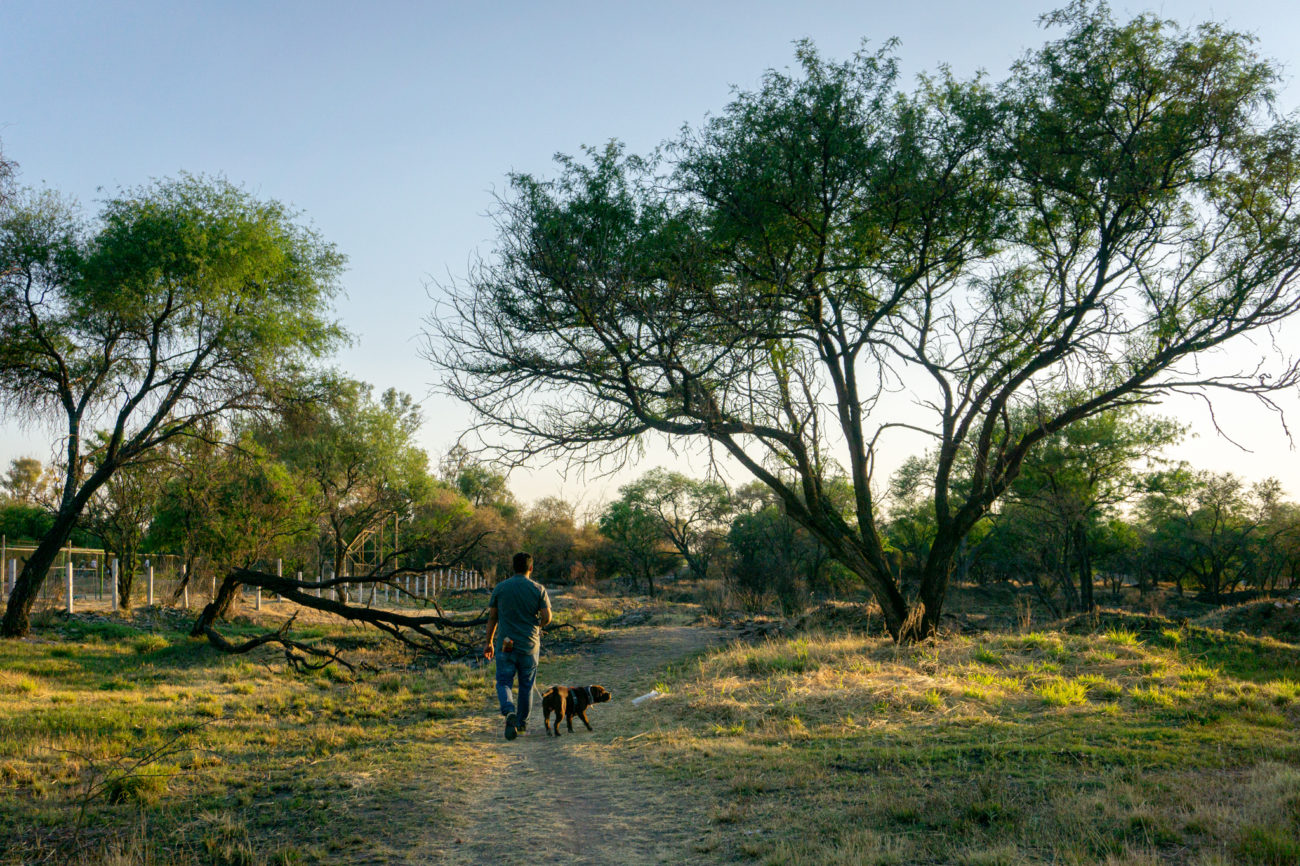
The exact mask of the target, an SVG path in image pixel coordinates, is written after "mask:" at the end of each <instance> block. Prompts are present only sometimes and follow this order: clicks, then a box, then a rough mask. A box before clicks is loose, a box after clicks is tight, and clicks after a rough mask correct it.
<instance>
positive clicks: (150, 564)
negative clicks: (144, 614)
mask: <svg viewBox="0 0 1300 866" xmlns="http://www.w3.org/2000/svg"><path fill="white" fill-rule="evenodd" d="M144 568H145V571H147V572H149V606H150V607H153V560H152V559H146V560H145V561H144Z"/></svg>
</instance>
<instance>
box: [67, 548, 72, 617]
mask: <svg viewBox="0 0 1300 866" xmlns="http://www.w3.org/2000/svg"><path fill="white" fill-rule="evenodd" d="M72 612H73V609H72V557H71V556H69V557H68V613H72Z"/></svg>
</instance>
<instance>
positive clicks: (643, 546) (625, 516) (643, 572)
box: [597, 496, 674, 598]
mask: <svg viewBox="0 0 1300 866" xmlns="http://www.w3.org/2000/svg"><path fill="white" fill-rule="evenodd" d="M597 523H598V525H599V526H600V532H601V534H602V535H604V536H605V538H606V539H608V541H609V546H610V551H611V558H612V559H613V560H614V562H615V563H616V564H617V566H618V568H619V569H620V570H621V571H622V572H623V574H624V575H625V576H627V577H630V578H632V579H633V580H640V581H641V582H642V583H644V584H645V589H646V595H648V596H650V597H651V598H654V596H655V577H657V576H658V575H660V574H663V572H664V571H665V570H666V569H668V568H670V567H671V565H672V561H673V559H674V557H673V556H671V555H670V554H669V553H668V552H667V551H666V550H665V549H664V548H665V546H666V542H665V540H664V536H663V531H662V529H661V527H660V523H659V519H658V518H657V517H655V516H654V515H653V514H651V513H650V512H649V511H647V510H646V509H645V508H643V507H641V506H640V505H639V504H637V503H636V502H632V501H629V500H628V498H627V497H626V496H624V497H623V498H622V499H618V500H615V501H614V502H611V503H610V504H609V505H608V506H606V507H605V510H604V512H602V513H601V515H600V519H599V520H598V521H597Z"/></svg>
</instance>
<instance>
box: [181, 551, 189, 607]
mask: <svg viewBox="0 0 1300 866" xmlns="http://www.w3.org/2000/svg"><path fill="white" fill-rule="evenodd" d="M189 569H190V565H189V563H188V562H182V563H181V583H183V584H185V589H183V590H182V591H181V596H182V599H181V604H183V605H185V609H186V610H189V609H190V582H189V580H187V579H186V578H187V577H188V576H189Z"/></svg>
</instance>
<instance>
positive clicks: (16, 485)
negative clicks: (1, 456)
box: [0, 457, 53, 505]
mask: <svg viewBox="0 0 1300 866" xmlns="http://www.w3.org/2000/svg"><path fill="white" fill-rule="evenodd" d="M52 480H53V479H51V478H50V475H49V473H47V472H46V471H45V468H44V467H43V466H41V461H39V460H37V459H36V458H35V457H15V458H14V459H13V460H10V461H9V469H8V471H6V472H5V475H4V480H3V481H0V487H3V488H4V491H5V494H6V496H7V497H8V499H9V501H10V502H17V503H21V504H25V505H38V504H43V503H44V502H46V501H47V499H48V496H49V493H50V485H51V482H52Z"/></svg>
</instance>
